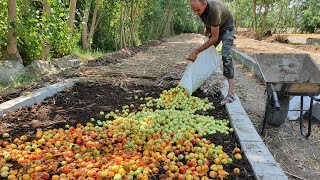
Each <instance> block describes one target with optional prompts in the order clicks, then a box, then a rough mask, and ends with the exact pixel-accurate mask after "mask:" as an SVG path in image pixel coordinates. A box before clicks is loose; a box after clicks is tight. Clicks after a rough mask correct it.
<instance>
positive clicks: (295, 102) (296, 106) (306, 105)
mask: <svg viewBox="0 0 320 180" xmlns="http://www.w3.org/2000/svg"><path fill="white" fill-rule="evenodd" d="M317 98H320V96H317ZM310 101H311V99H310V97H309V96H304V97H303V109H304V110H309V109H310ZM300 102H301V98H300V96H295V97H294V98H292V99H291V100H290V103H289V110H300ZM315 103H317V102H316V101H314V102H313V104H315ZM305 113H306V112H303V114H305ZM287 118H288V119H289V120H290V121H295V120H298V119H299V118H300V112H299V111H289V112H288V116H287Z"/></svg>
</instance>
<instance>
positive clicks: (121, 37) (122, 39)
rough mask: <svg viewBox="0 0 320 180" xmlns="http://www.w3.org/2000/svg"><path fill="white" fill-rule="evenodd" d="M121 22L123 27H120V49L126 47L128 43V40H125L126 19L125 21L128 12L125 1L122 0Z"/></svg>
mask: <svg viewBox="0 0 320 180" xmlns="http://www.w3.org/2000/svg"><path fill="white" fill-rule="evenodd" d="M120 15H121V17H120V24H121V28H120V31H121V32H120V49H126V48H127V45H126V41H125V35H124V21H125V16H126V12H125V10H124V4H123V1H121V12H120Z"/></svg>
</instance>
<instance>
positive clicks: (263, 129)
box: [260, 95, 271, 136]
mask: <svg viewBox="0 0 320 180" xmlns="http://www.w3.org/2000/svg"><path fill="white" fill-rule="evenodd" d="M269 103H271V96H270V95H268V96H267V101H266V108H265V113H264V116H263V121H262V125H261V132H260V135H261V136H264V134H265V130H266V124H267V114H268V113H267V111H268V109H269V108H268V106H269Z"/></svg>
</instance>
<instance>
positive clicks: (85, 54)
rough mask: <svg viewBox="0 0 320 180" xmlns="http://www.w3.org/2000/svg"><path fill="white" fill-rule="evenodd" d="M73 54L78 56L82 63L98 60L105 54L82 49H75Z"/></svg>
mask: <svg viewBox="0 0 320 180" xmlns="http://www.w3.org/2000/svg"><path fill="white" fill-rule="evenodd" d="M72 54H75V55H77V56H78V57H79V58H80V59H81V61H82V62H87V61H90V60H93V59H97V58H98V57H101V56H103V55H104V54H105V53H103V52H101V51H86V50H82V49H81V48H80V47H77V48H75V49H73V51H72Z"/></svg>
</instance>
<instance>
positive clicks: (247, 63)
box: [231, 49, 264, 82]
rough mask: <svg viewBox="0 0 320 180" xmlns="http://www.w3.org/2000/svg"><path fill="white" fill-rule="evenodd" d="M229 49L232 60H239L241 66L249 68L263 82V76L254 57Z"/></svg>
mask: <svg viewBox="0 0 320 180" xmlns="http://www.w3.org/2000/svg"><path fill="white" fill-rule="evenodd" d="M231 51H232V57H233V59H234V60H236V61H239V62H240V63H241V64H242V65H243V67H246V68H247V69H249V70H250V71H251V72H252V73H253V74H254V75H255V76H256V77H257V78H258V79H259V80H260V81H261V82H264V79H263V76H262V74H261V72H260V69H259V67H258V64H257V62H256V60H255V59H254V58H252V57H250V56H248V55H247V54H245V53H243V52H240V51H238V50H237V49H231Z"/></svg>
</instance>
